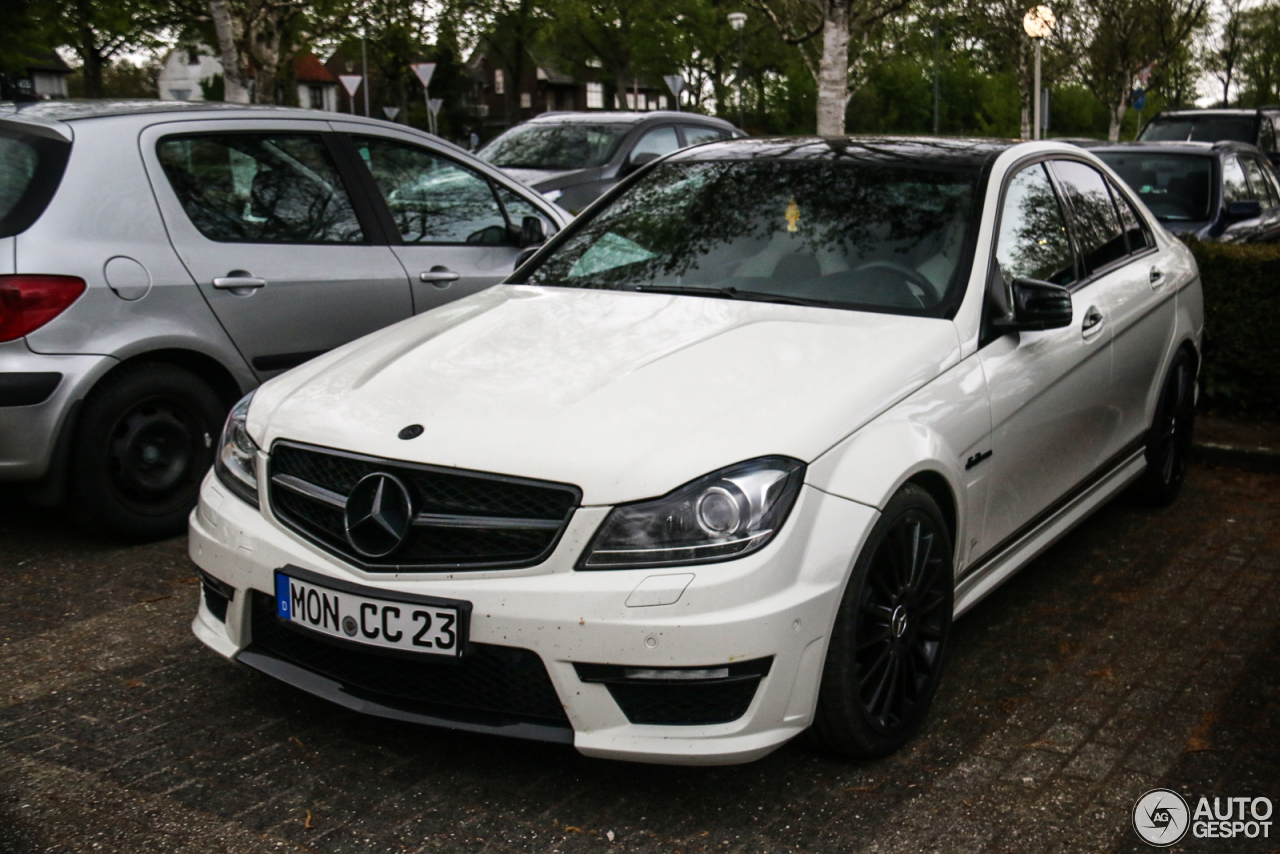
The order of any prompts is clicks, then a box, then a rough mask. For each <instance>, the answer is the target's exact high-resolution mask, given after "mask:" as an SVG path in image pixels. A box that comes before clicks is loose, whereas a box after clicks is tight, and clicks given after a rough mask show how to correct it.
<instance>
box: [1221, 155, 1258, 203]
mask: <svg viewBox="0 0 1280 854" xmlns="http://www.w3.org/2000/svg"><path fill="white" fill-rule="evenodd" d="M1252 198H1253V194H1252V193H1250V192H1249V184H1248V183H1247V182H1246V181H1245V179H1244V169H1243V168H1241V166H1240V161H1239V160H1237V159H1236V158H1235V157H1228V158H1226V159H1225V160H1223V161H1222V204H1223V205H1229V204H1231V203H1232V202H1243V201H1248V200H1249V199H1252Z"/></svg>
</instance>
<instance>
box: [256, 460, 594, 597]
mask: <svg viewBox="0 0 1280 854" xmlns="http://www.w3.org/2000/svg"><path fill="white" fill-rule="evenodd" d="M268 471H269V478H274V477H276V476H277V475H289V476H292V477H295V478H298V479H299V480H303V481H306V482H307V483H309V484H312V485H314V486H318V487H321V488H323V489H325V490H328V491H329V492H331V493H336V494H337V495H338V496H342V497H343V498H345V497H346V496H347V495H348V494H349V493H350V492H351V490H352V489H353V488H354V487H355V485H356V484H357V483H358V482H359V481H360V479H361V478H363V477H365V476H366V475H369V474H372V473H374V472H386V473H388V474H393V475H395V476H396V477H397V478H399V479H400V480H401V481H402V482H403V483H404V484H405V486H406V487H408V489H409V493H410V496H411V498H412V501H413V508H414V511H415V512H416V513H428V514H444V515H448V516H461V517H477V516H478V517H501V518H504V519H516V520H536V521H543V522H548V521H551V522H558V523H559V525H558V526H555V527H546V528H522V527H519V526H518V525H513V526H511V527H486V528H468V527H449V526H447V525H431V526H414V527H413V528H411V529H410V532H409V535H408V537H407V538H406V539H405V542H404V543H403V545H401V546H400V548H398V549H397V550H396V551H394V552H392V553H391V554H390V555H388V556H387V557H385V558H377V559H370V558H365V557H361V556H360V555H357V554H356V553H355V552H354V550H352V548H351V545H350V543H348V541H347V537H346V531H345V528H344V524H343V512H342V509H341V508H339V507H335V506H333V505H332V504H328V503H325V502H324V501H321V500H319V499H316V498H313V497H310V496H307V495H302V494H300V493H298V492H295V491H293V490H291V489H288V488H285V487H282V486H280V485H279V484H278V483H276V482H274V481H273V480H272V481H271V482H270V487H269V488H270V497H271V508H272V510H273V511H274V512H275V514H276V517H277V518H279V519H280V520H281V521H282V522H283V523H284V524H286V525H288V526H289V527H290V528H293V529H294V530H295V531H297V532H298V533H300V534H302V535H303V536H305V537H307V539H309V540H311V541H312V542H315V543H316V544H317V545H319V546H321V547H322V548H324V549H326V550H327V551H330V552H333V553H335V554H337V555H338V556H340V557H342V558H343V559H344V560H347V561H350V562H351V563H355V564H358V565H360V566H363V567H365V568H367V569H370V570H374V571H379V570H382V571H389V572H394V571H400V570H414V569H426V570H429V569H450V570H459V569H461V570H467V569H493V568H504V567H518V566H530V565H532V564H535V563H538V562H539V561H541V560H544V559H545V558H546V556H547V555H548V554H550V553H551V550H552V548H554V546H555V544H556V542H557V540H559V538H560V534H561V532H562V531H563V530H564V525H565V524H566V523H567V522H568V520H569V516H570V514H571V513H572V512H573V509H574V508H575V507H577V505H578V501H579V498H580V496H581V494H580V493H579V491H578V490H577V488H575V487H572V486H568V485H563V484H555V483H545V482H540V481H529V480H522V479H518V478H508V477H501V476H497V475H490V474H484V473H481V472H469V471H462V470H458V469H441V468H436V467H432V466H423V465H417V464H413V463H404V462H397V461H394V460H379V459H374V458H372V457H362V456H359V455H354V454H345V453H341V452H337V451H326V450H325V449H322V448H311V447H304V446H299V445H295V444H292V443H287V442H278V443H276V445H275V446H274V448H273V449H272V453H271V461H270V463H269V466H268Z"/></svg>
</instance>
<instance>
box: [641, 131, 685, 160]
mask: <svg viewBox="0 0 1280 854" xmlns="http://www.w3.org/2000/svg"><path fill="white" fill-rule="evenodd" d="M679 147H680V140H679V139H677V138H676V129H675V128H672V127H664V128H654V129H653V130H651V131H649V132H648V133H646V134H645V135H644V136H642V137H640V141H639V142H637V143H636V147H635V148H633V149H632V150H631V159H632V160H634V159H635V158H636V157H637V156H639V155H641V154H656V155H658V156H659V157H661V156H662V155H664V154H670V153H671V152H673V151H675V150H676V149H677V148H679Z"/></svg>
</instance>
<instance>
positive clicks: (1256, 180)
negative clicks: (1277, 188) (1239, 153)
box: [1241, 157, 1276, 208]
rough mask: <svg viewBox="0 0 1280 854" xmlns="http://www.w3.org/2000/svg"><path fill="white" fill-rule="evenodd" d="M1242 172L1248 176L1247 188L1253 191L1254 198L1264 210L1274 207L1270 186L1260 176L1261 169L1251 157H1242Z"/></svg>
mask: <svg viewBox="0 0 1280 854" xmlns="http://www.w3.org/2000/svg"><path fill="white" fill-rule="evenodd" d="M1241 160H1242V161H1243V163H1244V171H1245V172H1246V173H1247V174H1248V176H1249V186H1250V187H1251V188H1252V189H1253V195H1254V198H1256V199H1257V200H1258V201H1260V202H1262V206H1263V207H1264V208H1271V207H1275V204H1276V200H1275V198H1274V197H1273V196H1272V195H1271V186H1270V185H1269V184H1268V183H1267V179H1266V178H1264V177H1263V176H1262V167H1261V166H1260V165H1259V164H1258V161H1257V160H1254V159H1253V158H1252V157H1243V158H1241Z"/></svg>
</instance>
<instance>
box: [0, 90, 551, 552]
mask: <svg viewBox="0 0 1280 854" xmlns="http://www.w3.org/2000/svg"><path fill="white" fill-rule="evenodd" d="M568 219H569V216H568V214H567V213H565V212H564V211H563V210H561V209H560V208H558V207H556V206H555V205H553V204H551V203H549V202H547V201H546V200H544V199H542V198H541V197H540V196H539V195H538V194H537V193H536V192H534V191H532V190H530V189H528V188H527V187H524V186H523V185H521V184H519V183H517V182H515V181H514V180H512V179H510V178H508V177H507V176H505V175H503V174H502V173H501V172H500V171H499V170H497V169H496V168H494V167H492V166H490V165H488V164H486V163H484V162H482V161H480V160H478V159H476V158H475V157H472V156H470V155H469V154H467V153H466V152H465V151H463V150H462V149H460V148H458V147H456V146H453V145H450V144H449V143H447V142H444V141H442V140H440V139H438V138H436V137H433V136H428V135H427V134H423V133H419V132H416V131H414V130H411V129H409V128H406V127H404V126H401V125H393V124H388V123H386V122H380V121H372V120H368V119H362V118H358V117H353V116H339V115H334V114H332V113H320V112H312V111H307V110H293V109H283V108H248V107H240V106H233V105H211V104H199V105H191V104H184V103H180V102H165V103H161V102H149V101H140V102H92V103H90V102H79V103H78V102H67V101H64V102H44V103H39V104H31V105H20V106H15V105H11V104H0V482H10V483H14V482H17V483H26V484H28V486H27V489H26V492H27V495H28V497H29V499H30V500H32V501H34V502H35V503H37V504H43V505H47V506H54V505H59V504H64V503H69V504H70V505H71V506H72V507H73V508H74V509H75V510H76V511H77V515H79V516H80V517H81V518H83V519H85V520H86V521H88V522H90V523H92V524H94V525H96V526H97V527H98V528H100V529H102V530H104V531H107V532H110V533H113V534H116V535H119V536H123V537H127V538H154V537H160V536H166V535H169V534H178V533H181V532H182V531H183V530H185V526H186V516H187V514H188V513H189V512H190V510H191V508H192V507H193V506H194V504H195V500H196V492H197V489H198V487H199V484H200V479H201V477H202V476H203V474H204V472H205V471H206V470H207V469H208V468H209V466H210V464H211V463H212V461H213V453H214V449H213V443H214V440H215V439H216V437H217V436H218V433H219V430H220V429H221V425H222V421H223V420H224V418H225V416H226V413H227V411H228V409H229V408H230V407H231V405H232V404H233V403H235V401H236V400H237V399H238V398H239V397H241V396H242V395H243V394H245V393H246V392H248V391H249V390H251V389H253V388H254V387H255V386H257V385H258V383H260V382H262V381H263V380H266V379H268V378H269V377H272V376H274V375H276V374H278V373H280V372H282V371H285V370H287V369H289V368H292V367H295V366H296V365H299V364H301V363H303V362H305V361H307V360H308V359H311V358H312V357H314V356H316V355H319V354H320V353H324V352H325V351H327V350H330V349H332V348H334V347H337V346H339V345H341V344H344V343H346V342H347V341H350V340H352V339H355V338H358V337H360V336H362V335H364V334H366V333H368V332H372V331H374V330H376V329H379V328H381V327H384V326H387V325H388V324H391V323H395V322H397V321H399V320H403V319H405V318H408V317H411V316H413V315H414V314H418V313H421V312H423V311H427V310H429V309H431V308H434V307H436V306H439V305H441V304H443V303H445V302H448V301H450V300H453V299H456V298H458V297H461V296H465V295H467V294H470V293H474V292H476V291H478V290H481V289H483V288H487V287H489V286H490V285H493V284H496V283H497V282H499V281H501V280H502V279H503V278H505V277H506V276H507V275H508V274H509V273H510V272H511V271H512V269H513V268H514V266H515V265H516V263H517V261H518V260H519V258H520V255H521V253H522V252H523V251H525V249H526V248H527V247H530V246H533V245H536V244H538V243H541V242H542V241H543V240H544V239H545V237H546V236H547V235H548V234H550V233H553V232H555V231H557V230H559V229H560V228H561V227H562V226H564V225H565V223H567V222H568Z"/></svg>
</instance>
